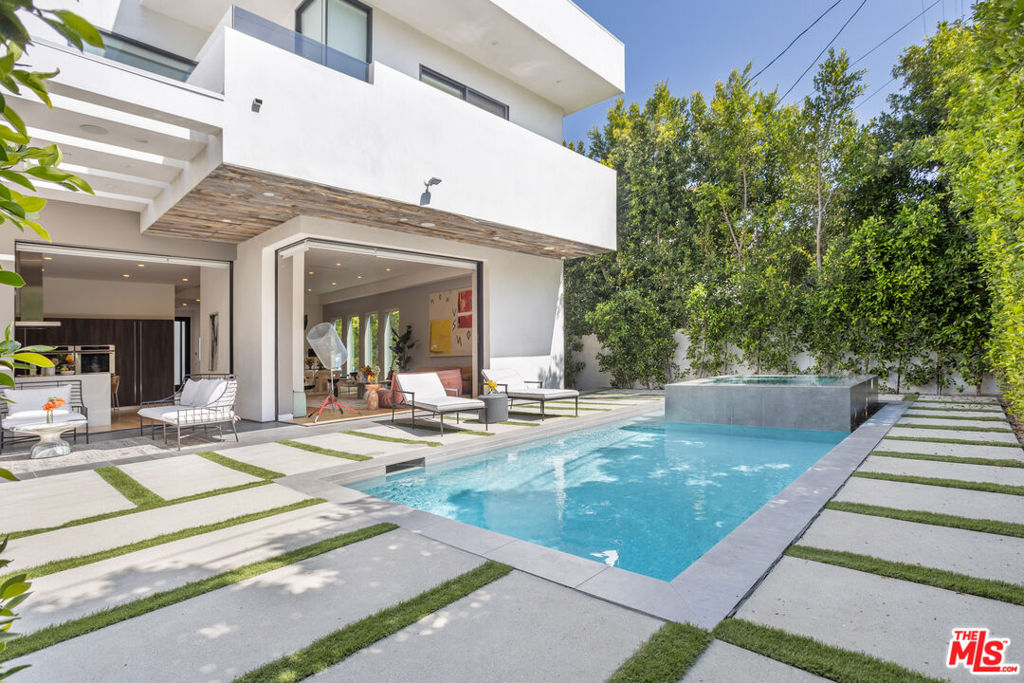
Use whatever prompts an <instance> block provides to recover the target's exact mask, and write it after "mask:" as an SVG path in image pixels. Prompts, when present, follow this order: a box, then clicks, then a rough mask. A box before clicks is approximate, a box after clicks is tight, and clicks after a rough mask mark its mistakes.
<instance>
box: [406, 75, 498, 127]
mask: <svg viewBox="0 0 1024 683" xmlns="http://www.w3.org/2000/svg"><path fill="white" fill-rule="evenodd" d="M420 80H421V81H422V82H424V83H426V84H427V85H430V86H433V87H435V88H437V89H438V90H442V91H444V92H446V93H448V94H449V95H452V96H454V97H458V98H459V99H460V100H465V101H467V102H469V103H470V104H472V105H473V106H475V107H480V108H481V109H483V110H484V111H489V112H491V113H492V114H494V115H495V116H500V117H501V118H503V119H507V118H508V105H507V104H503V103H501V102H499V101H498V100H496V99H494V98H493V97H488V96H487V95H484V94H483V93H479V92H477V91H476V90H473V89H472V88H469V87H467V86H465V85H463V84H462V83H459V82H458V81H456V80H454V79H452V78H448V77H447V76H444V75H442V74H439V73H438V72H436V71H434V70H432V69H428V68H427V67H425V66H422V65H421V66H420Z"/></svg>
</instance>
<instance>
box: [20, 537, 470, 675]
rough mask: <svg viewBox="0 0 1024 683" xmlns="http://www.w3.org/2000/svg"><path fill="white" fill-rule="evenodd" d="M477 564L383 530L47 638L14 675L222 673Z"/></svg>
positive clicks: (237, 671)
mask: <svg viewBox="0 0 1024 683" xmlns="http://www.w3.org/2000/svg"><path fill="white" fill-rule="evenodd" d="M479 563H480V559H479V558H477V557H474V556H471V555H469V554H467V553H463V552H461V551H458V550H454V549H452V548H449V547H447V546H444V545H442V544H440V543H436V542H434V541H430V540H428V539H425V538H422V537H419V536H417V535H415V534H411V533H409V532H406V531H403V530H396V531H392V532H389V533H387V534H384V535H382V536H377V537H375V538H371V539H368V540H366V541H363V542H360V543H356V544H354V545H350V546H346V547H344V548H339V549H338V550H334V551H331V552H329V553H325V554H323V555H319V556H317V557H314V558H310V559H309V560H305V561H303V562H300V563H297V564H293V565H288V566H286V567H282V568H281V569H277V570H274V571H272V572H268V573H266V574H261V575H260V576H256V577H253V578H252V579H249V580H247V581H243V582H241V583H238V584H235V585H233V586H229V587H226V588H223V589H220V590H217V591H213V592H212V593H207V594H205V595H202V596H199V597H197V598H193V599H191V600H187V601H185V602H183V603H178V604H176V605H172V606H169V607H166V608H164V609H161V610H157V611H155V612H150V613H149V614H145V615H142V616H140V617H137V618H135V619H131V620H129V621H126V622H122V623H119V624H115V625H112V626H108V627H107V628H104V629H102V630H100V631H97V632H94V633H90V634H88V635H85V636H81V637H78V638H75V639H73V640H69V641H66V642H64V643H61V644H58V645H55V646H53V647H50V648H48V649H47V650H46V656H45V658H42V659H40V657H39V656H38V653H37V654H36V655H35V656H29V657H26V658H25V659H27V660H32V662H33V664H34V666H32V667H31V668H29V669H26V670H25V671H22V672H20V673H19V678H21V679H22V680H20V681H19V682H18V683H32V681H47V682H50V681H76V682H79V681H80V682H86V681H104V682H106V681H131V682H132V683H134V682H136V681H147V682H156V681H173V682H177V681H227V680H231V679H233V678H235V677H237V676H239V675H241V674H243V673H245V672H246V671H248V670H250V669H252V668H254V667H257V666H259V665H261V664H264V663H266V662H269V661H272V660H274V659H277V658H278V657H281V656H283V655H286V654H288V653H291V652H294V651H296V650H298V649H300V648H302V647H305V646H306V645H309V644H310V643H312V642H313V641H314V640H316V639H317V638H320V637H322V636H324V635H327V634H328V633H329V632H331V631H333V630H335V629H338V628H341V627H343V626H345V625H346V624H349V623H351V622H353V621H357V620H359V619H361V618H363V617H366V616H369V615H371V614H374V613H375V612H377V611H379V610H380V609H383V608H384V607H387V606H389V605H393V604H396V603H399V602H402V601H403V600H408V599H409V598H411V597H414V596H416V595H418V594H419V593H421V592H423V591H424V590H427V589H429V588H431V587H433V586H436V585H438V584H440V583H442V582H444V581H446V580H448V579H452V578H454V577H456V576H458V575H460V574H462V573H464V572H466V571H469V570H470V569H472V568H473V567H474V566H476V565H478V564H479ZM19 661H20V660H12V662H10V664H12V665H15V666H16V665H17V663H19ZM44 662H45V665H42V664H43V663H44Z"/></svg>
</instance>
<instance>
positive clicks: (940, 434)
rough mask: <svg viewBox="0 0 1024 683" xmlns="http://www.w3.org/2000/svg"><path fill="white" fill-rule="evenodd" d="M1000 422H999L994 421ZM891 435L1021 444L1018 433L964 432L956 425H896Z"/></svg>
mask: <svg viewBox="0 0 1024 683" xmlns="http://www.w3.org/2000/svg"><path fill="white" fill-rule="evenodd" d="M993 424H998V423H993ZM889 436H913V437H917V438H922V439H963V440H967V441H996V442H998V443H1010V444H1017V445H1019V444H1020V442H1019V441H1017V437H1016V435H1014V434H1013V433H1012V432H1011V433H1006V432H964V431H960V430H957V429H956V428H954V427H950V428H949V429H914V428H912V427H901V426H899V425H896V426H895V427H893V428H892V429H890V430H889Z"/></svg>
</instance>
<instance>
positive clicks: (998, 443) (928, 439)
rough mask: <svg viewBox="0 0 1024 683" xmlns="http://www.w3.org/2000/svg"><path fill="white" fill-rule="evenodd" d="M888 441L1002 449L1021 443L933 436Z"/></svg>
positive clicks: (889, 437) (1015, 446)
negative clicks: (997, 447)
mask: <svg viewBox="0 0 1024 683" xmlns="http://www.w3.org/2000/svg"><path fill="white" fill-rule="evenodd" d="M885 438H886V439H893V440H895V441H923V442H924V443H952V444H957V445H960V446H1000V447H1002V448H1018V449H1019V448H1020V447H1021V445H1020V444H1019V443H1003V442H1002V441H983V440H981V439H942V438H939V437H933V436H889V435H888V434H886V435H885Z"/></svg>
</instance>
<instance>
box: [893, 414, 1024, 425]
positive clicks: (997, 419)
mask: <svg viewBox="0 0 1024 683" xmlns="http://www.w3.org/2000/svg"><path fill="white" fill-rule="evenodd" d="M903 417H905V418H906V417H916V418H922V419H926V420H977V421H979V422H1002V423H1004V424H1005V423H1006V418H1002V417H995V416H992V417H989V416H988V415H986V416H984V417H981V416H977V415H976V416H973V417H972V416H970V415H941V416H940V415H927V414H923V413H911V412H906V413H903Z"/></svg>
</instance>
